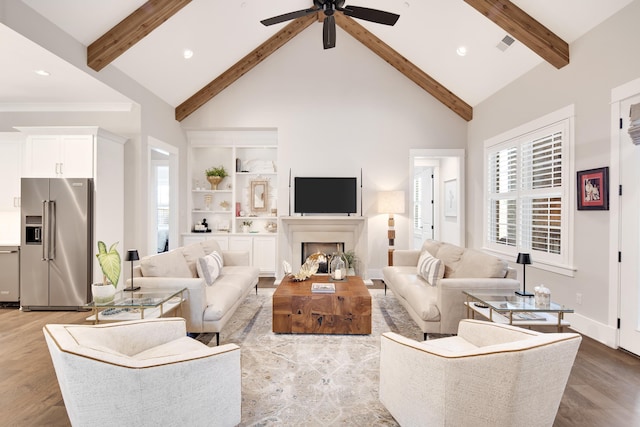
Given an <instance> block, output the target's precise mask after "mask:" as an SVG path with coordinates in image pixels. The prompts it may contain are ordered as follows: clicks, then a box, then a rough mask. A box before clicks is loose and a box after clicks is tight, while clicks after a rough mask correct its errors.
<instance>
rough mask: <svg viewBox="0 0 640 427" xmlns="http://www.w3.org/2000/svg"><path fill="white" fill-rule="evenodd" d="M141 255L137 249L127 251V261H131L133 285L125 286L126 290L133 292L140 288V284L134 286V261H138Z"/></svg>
mask: <svg viewBox="0 0 640 427" xmlns="http://www.w3.org/2000/svg"><path fill="white" fill-rule="evenodd" d="M139 259H140V256H139V255H138V251H137V250H136V249H129V250H128V251H127V257H126V261H131V286H130V287H128V288H124V290H125V291H128V292H133V291H137V290H138V289H140V286H135V287H134V286H133V261H138V260H139Z"/></svg>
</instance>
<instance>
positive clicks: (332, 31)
mask: <svg viewBox="0 0 640 427" xmlns="http://www.w3.org/2000/svg"><path fill="white" fill-rule="evenodd" d="M322 42H323V44H324V48H325V49H331V48H333V47H336V18H335V17H334V16H333V15H329V16H327V17H326V18H324V23H323V24H322Z"/></svg>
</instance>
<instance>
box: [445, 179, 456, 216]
mask: <svg viewBox="0 0 640 427" xmlns="http://www.w3.org/2000/svg"><path fill="white" fill-rule="evenodd" d="M444 216H449V217H457V216H458V181H457V180H455V179H450V180H448V181H445V182H444Z"/></svg>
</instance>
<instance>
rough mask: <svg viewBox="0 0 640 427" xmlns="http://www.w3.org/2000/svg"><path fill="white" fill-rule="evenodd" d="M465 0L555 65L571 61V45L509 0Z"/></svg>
mask: <svg viewBox="0 0 640 427" xmlns="http://www.w3.org/2000/svg"><path fill="white" fill-rule="evenodd" d="M464 1H465V2H466V3H467V4H468V5H470V6H471V7H473V8H474V9H476V10H477V11H478V12H480V13H482V14H483V15H484V16H486V17H487V18H489V19H490V20H491V21H493V22H494V23H495V24H497V25H498V26H500V27H501V28H502V29H503V30H505V31H506V32H507V33H509V34H511V35H512V36H513V37H515V38H516V40H519V41H520V42H521V43H522V44H524V45H525V46H527V47H528V48H529V49H531V50H532V51H534V52H535V53H537V54H538V55H539V56H541V57H542V58H543V59H544V60H545V61H547V62H549V63H550V64H551V65H553V66H554V67H556V68H558V69H560V68H562V67H564V66H565V65H567V64H569V44H568V43H567V42H565V41H564V40H562V39H561V38H560V37H558V36H557V35H556V34H554V33H553V32H552V31H551V30H549V29H548V28H547V27H545V26H544V25H542V24H541V23H540V22H538V21H536V20H535V19H533V18H532V17H531V16H530V15H528V14H527V13H526V12H525V11H523V10H522V9H520V8H519V7H518V6H516V5H515V4H513V3H512V2H510V1H509V0H464Z"/></svg>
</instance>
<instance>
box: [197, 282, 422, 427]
mask: <svg viewBox="0 0 640 427" xmlns="http://www.w3.org/2000/svg"><path fill="white" fill-rule="evenodd" d="M273 291H274V290H273V289H264V288H261V289H259V290H258V295H255V294H251V295H250V296H249V297H247V298H246V300H245V301H244V302H243V304H242V305H241V306H240V307H239V308H238V311H237V312H236V313H235V315H234V316H233V319H232V321H231V322H230V323H228V324H227V325H226V326H225V328H224V330H223V331H222V334H221V336H220V342H221V343H222V344H224V343H235V344H238V345H239V346H240V348H241V359H242V423H241V425H243V426H331V425H340V426H367V425H368V426H396V425H398V424H397V423H396V421H395V420H394V419H393V417H391V415H390V414H389V412H387V410H386V409H385V408H384V406H382V404H381V403H380V401H379V400H378V382H379V356H380V335H381V334H382V333H383V332H387V331H393V332H397V333H400V334H402V335H404V336H407V337H411V338H414V339H421V337H422V332H421V331H420V330H419V329H418V327H417V326H416V325H415V323H414V322H413V321H412V320H411V318H410V317H409V315H408V314H407V312H406V311H405V309H404V308H403V307H402V306H401V305H400V304H399V303H398V302H397V300H396V299H395V297H394V296H393V294H392V293H391V292H389V293H388V295H386V296H385V295H384V290H381V289H372V290H370V292H371V295H372V333H371V335H300V334H295V335H290V334H274V333H273V332H271V313H272V312H271V307H272V306H271V296H272V295H273ZM198 339H199V340H200V341H202V342H205V343H207V344H209V345H211V346H215V338H214V337H213V334H201V335H200V336H199V337H198Z"/></svg>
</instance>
